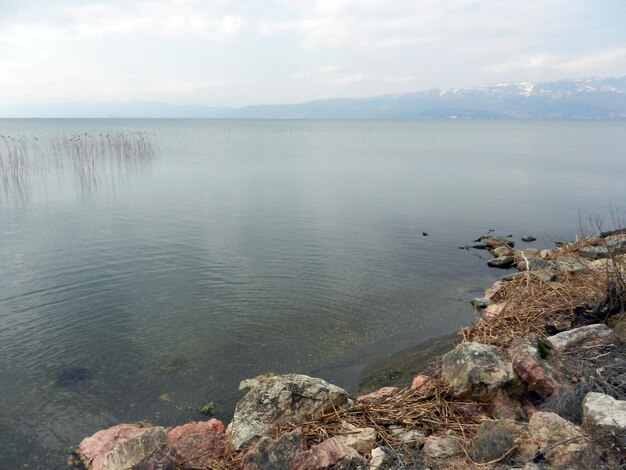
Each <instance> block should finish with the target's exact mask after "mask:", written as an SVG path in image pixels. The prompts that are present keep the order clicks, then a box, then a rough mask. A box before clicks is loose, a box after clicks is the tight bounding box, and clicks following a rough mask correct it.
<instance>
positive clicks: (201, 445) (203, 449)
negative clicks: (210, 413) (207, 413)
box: [166, 419, 226, 468]
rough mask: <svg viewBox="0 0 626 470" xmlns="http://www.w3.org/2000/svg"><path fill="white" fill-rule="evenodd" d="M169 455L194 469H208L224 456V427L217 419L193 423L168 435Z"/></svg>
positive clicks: (180, 427) (177, 428)
mask: <svg viewBox="0 0 626 470" xmlns="http://www.w3.org/2000/svg"><path fill="white" fill-rule="evenodd" d="M166 442H167V444H168V445H169V446H168V447H169V450H168V453H169V454H170V455H171V456H172V457H173V458H174V459H176V460H177V461H178V462H186V463H187V464H188V465H189V466H192V467H200V468H202V467H208V466H209V464H211V463H213V464H214V463H215V462H216V461H218V460H220V459H221V458H222V457H223V456H224V450H225V447H226V445H225V442H224V425H223V424H222V422H221V421H218V420H217V419H211V420H209V421H192V422H190V423H187V424H184V425H182V426H176V427H175V428H173V429H171V430H170V431H169V432H168V433H167V437H166Z"/></svg>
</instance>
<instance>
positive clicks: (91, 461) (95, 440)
mask: <svg viewBox="0 0 626 470" xmlns="http://www.w3.org/2000/svg"><path fill="white" fill-rule="evenodd" d="M165 435H166V432H165V428H163V427H161V426H150V425H145V424H141V423H133V424H117V425H115V426H112V427H110V428H108V429H103V430H101V431H98V432H97V433H95V434H94V435H93V436H90V437H87V438H85V439H83V440H82V442H81V443H80V445H79V446H78V448H77V449H76V450H75V451H74V456H75V457H77V459H75V460H79V461H80V462H81V463H82V465H84V467H85V468H87V469H89V470H128V469H129V468H131V467H132V466H133V465H135V464H137V463H138V462H140V461H141V460H142V459H143V458H144V457H146V456H148V455H149V454H151V453H152V452H153V451H154V450H155V449H156V448H157V447H158V446H159V445H160V444H162V443H163V442H164V441H165Z"/></svg>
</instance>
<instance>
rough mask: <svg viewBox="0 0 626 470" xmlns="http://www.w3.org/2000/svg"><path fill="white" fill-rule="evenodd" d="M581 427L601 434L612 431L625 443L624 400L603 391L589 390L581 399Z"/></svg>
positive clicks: (625, 408)
mask: <svg viewBox="0 0 626 470" xmlns="http://www.w3.org/2000/svg"><path fill="white" fill-rule="evenodd" d="M582 421H583V428H585V429H586V430H588V431H590V432H592V433H593V432H598V431H599V432H600V433H601V434H606V433H612V434H613V435H614V436H618V438H619V441H620V442H621V444H622V445H623V444H624V443H626V434H625V433H624V431H626V401H623V400H616V399H615V398H613V397H611V396H609V395H605V394H604V393H596V392H591V393H588V394H587V395H586V396H585V399H584V400H583V420H582Z"/></svg>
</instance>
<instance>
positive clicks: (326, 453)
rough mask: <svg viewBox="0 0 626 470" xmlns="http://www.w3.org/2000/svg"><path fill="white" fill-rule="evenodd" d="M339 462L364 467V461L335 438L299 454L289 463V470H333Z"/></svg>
mask: <svg viewBox="0 0 626 470" xmlns="http://www.w3.org/2000/svg"><path fill="white" fill-rule="evenodd" d="M339 462H350V463H354V464H356V465H359V464H360V465H365V464H366V463H367V462H366V460H365V459H364V458H363V457H362V456H361V455H359V453H358V452H357V451H356V450H354V449H352V448H350V447H348V446H346V445H344V444H342V443H341V442H340V441H338V440H337V438H335V437H331V438H330V439H326V440H325V441H323V442H322V443H320V444H317V445H314V446H312V447H311V448H310V449H309V450H307V451H304V452H300V453H299V454H297V455H296V456H295V457H294V458H293V460H292V461H291V467H290V469H291V470H323V469H331V468H335V466H336V465H337V464H338V463H339Z"/></svg>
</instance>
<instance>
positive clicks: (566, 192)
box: [0, 120, 626, 469]
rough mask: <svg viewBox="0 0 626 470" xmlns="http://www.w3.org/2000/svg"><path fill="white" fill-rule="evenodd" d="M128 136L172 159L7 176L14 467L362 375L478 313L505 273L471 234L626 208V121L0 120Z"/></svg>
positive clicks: (23, 132) (30, 129) (1, 449)
mask: <svg viewBox="0 0 626 470" xmlns="http://www.w3.org/2000/svg"><path fill="white" fill-rule="evenodd" d="M119 131H123V132H139V131H140V132H145V135H147V136H149V138H150V139H151V140H152V141H153V142H154V144H155V147H156V151H155V153H154V155H153V156H152V157H151V158H149V159H143V160H141V161H134V160H133V161H125V162H121V163H120V162H118V163H116V164H114V165H111V164H107V165H102V166H96V168H89V169H88V171H84V168H83V169H80V171H79V170H77V169H76V168H64V169H59V168H57V167H55V166H54V165H53V164H51V163H49V162H40V163H38V164H37V165H34V166H33V167H32V168H30V169H29V171H28V174H27V175H26V176H25V177H24V178H23V179H21V180H20V181H19V182H17V183H16V181H14V180H11V178H10V177H9V178H5V179H4V180H3V179H0V183H2V184H3V186H4V187H3V188H2V191H0V371H1V373H0V397H1V400H0V460H1V461H2V462H3V465H7V467H6V468H20V467H21V466H22V464H24V463H28V464H29V467H28V468H31V469H33V468H37V469H39V468H41V469H44V468H64V460H65V455H66V453H67V449H68V448H69V447H71V446H72V445H75V444H76V443H78V442H79V441H80V440H81V439H82V438H83V437H84V436H86V435H90V434H92V433H93V432H95V431H96V430H98V429H100V428H103V427H107V426H110V425H112V424H115V423H117V422H120V421H136V420H148V421H151V422H154V423H158V424H173V423H180V422H183V421H185V420H191V419H202V415H200V414H199V413H198V412H197V409H198V408H199V407H200V406H202V405H204V404H205V403H207V402H210V401H215V402H217V403H218V406H219V410H218V413H217V416H218V417H220V418H222V419H228V418H229V415H230V412H231V409H232V407H233V405H234V402H235V401H236V400H237V399H238V398H239V397H240V396H241V394H240V392H237V391H236V389H237V384H238V382H239V381H240V380H242V379H244V378H247V377H250V376H254V375H257V374H260V373H264V372H267V371H275V372H286V371H299V372H304V373H309V374H313V375H317V376H321V377H324V378H327V379H329V380H332V381H333V382H335V383H337V384H339V385H343V386H350V385H352V384H354V382H355V381H356V380H358V374H359V372H360V371H361V370H362V368H363V366H365V365H366V364H368V363H369V362H371V361H374V360H377V359H380V358H381V357H383V356H385V355H388V354H391V353H394V352H397V351H399V350H401V349H403V348H406V347H408V346H412V345H415V344H417V343H419V342H420V341H423V340H425V339H427V338H431V337H433V336H437V335H440V334H444V333H449V332H451V331H453V330H455V329H456V328H457V327H459V326H461V325H463V324H466V323H467V322H469V321H470V320H471V317H472V311H471V308H470V307H469V304H468V301H469V300H470V299H471V298H472V297H473V296H475V295H477V294H479V293H480V292H481V291H482V290H483V289H484V288H485V287H486V286H487V285H488V284H489V283H490V282H491V281H492V280H494V279H495V278H496V277H497V276H498V275H499V274H501V272H494V271H492V270H489V269H488V268H487V267H486V265H485V260H484V259H483V258H481V256H483V257H484V256H485V254H484V253H481V252H475V251H474V252H472V251H466V250H459V249H458V246H459V245H464V244H467V243H470V242H471V240H472V239H474V238H476V237H477V236H479V235H481V234H483V233H485V232H486V230H487V229H489V228H493V229H495V230H496V232H499V233H501V234H504V235H506V234H509V233H510V234H513V235H514V239H515V240H519V237H520V236H522V235H524V234H526V233H530V234H532V235H534V236H536V237H537V238H538V239H539V242H538V244H536V246H542V245H545V246H551V245H552V242H553V241H554V240H557V239H561V238H569V237H572V236H573V235H574V233H575V232H576V231H577V230H578V226H579V221H580V220H581V218H582V219H583V221H586V220H587V217H588V216H589V215H592V214H600V215H606V214H607V213H608V212H609V209H610V206H611V205H613V206H618V207H619V206H620V205H621V206H622V207H623V203H624V201H626V186H625V185H624V184H623V178H624V175H625V174H626V123H625V122H371V121H278V120H270V121H245V120H241V121H226V120H224V121H223V120H0V134H2V135H4V136H13V137H19V138H22V139H27V140H29V141H30V142H32V141H34V139H35V138H36V139H37V142H40V143H43V142H46V141H48V140H50V139H55V138H59V136H66V135H69V134H78V133H83V134H84V133H87V134H89V135H97V134H106V133H115V132H119ZM42 145H43V144H42ZM44 147H45V146H44ZM42 148H43V147H42ZM422 232H428V233H429V235H430V236H428V237H425V236H422Z"/></svg>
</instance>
